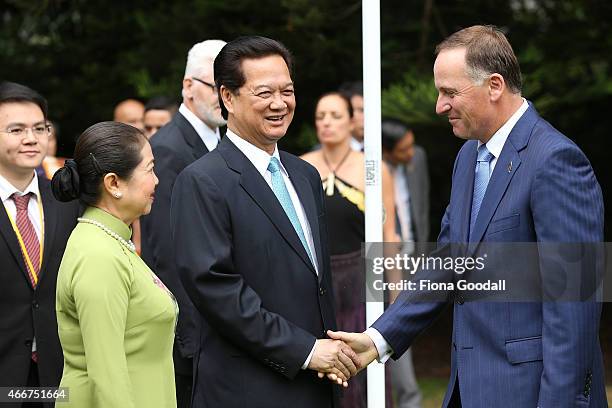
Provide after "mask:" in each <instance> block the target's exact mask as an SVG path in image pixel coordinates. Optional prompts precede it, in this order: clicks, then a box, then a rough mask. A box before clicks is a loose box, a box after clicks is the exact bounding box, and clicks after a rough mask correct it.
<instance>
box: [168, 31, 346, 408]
mask: <svg viewBox="0 0 612 408" xmlns="http://www.w3.org/2000/svg"><path fill="white" fill-rule="evenodd" d="M291 66H292V63H291V56H290V54H289V52H288V51H287V49H286V48H285V47H284V46H283V45H281V44H280V43H278V42H277V41H274V40H271V39H268V38H264V37H241V38H239V39H237V40H234V41H232V42H230V43H228V44H227V45H226V46H225V47H224V48H223V49H222V50H221V52H220V53H219V55H218V56H217V58H216V59H215V66H214V71H215V84H216V86H217V89H218V90H219V93H220V97H221V109H222V112H223V115H224V117H225V118H227V120H228V122H227V134H226V137H225V138H224V139H223V140H222V141H221V143H220V144H219V146H218V147H217V149H215V150H214V151H213V152H211V153H209V154H207V155H206V156H204V157H202V158H201V159H199V160H197V161H196V162H195V163H193V164H192V165H190V166H188V167H187V168H186V169H185V170H184V171H183V172H182V173H181V174H180V175H179V177H178V179H177V181H176V183H175V187H174V190H173V193H172V209H171V210H172V211H171V212H172V227H173V234H172V235H173V241H174V247H175V251H176V262H177V265H178V270H179V275H180V276H181V279H182V281H183V284H184V286H185V289H186V291H187V293H188V294H189V296H190V298H191V300H192V301H193V303H194V305H195V306H196V308H197V310H198V312H199V314H200V317H201V324H202V335H201V342H200V344H201V349H200V352H199V353H197V354H196V363H195V365H196V367H197V372H196V379H195V381H194V383H195V389H194V397H193V401H192V402H193V406H194V407H228V408H232V407H245V406H248V407H253V408H257V407H266V408H273V407H279V408H280V407H282V408H286V407H295V408H307V407H308V408H315V407H316V408H324V407H332V406H334V397H333V396H334V390H333V386H332V384H331V383H330V382H328V381H327V380H322V379H320V378H317V373H316V371H318V372H321V373H329V376H330V378H331V379H334V378H335V377H332V375H337V376H339V377H340V378H339V380H340V382H342V381H341V380H342V379H346V378H347V377H348V376H350V374H351V373H354V372H355V367H354V365H353V363H352V360H351V359H350V357H353V358H356V356H354V355H352V352H351V350H350V348H348V347H347V346H346V345H345V344H344V343H342V342H334V341H332V340H330V339H323V338H322V337H324V333H325V330H326V329H328V328H330V327H334V326H335V320H334V311H333V306H332V305H333V296H332V290H331V281H330V269H329V252H328V247H327V235H326V232H325V231H326V230H325V209H324V207H323V191H322V187H321V180H320V178H319V175H318V173H317V171H316V170H315V169H314V168H313V167H312V166H310V165H309V164H307V163H306V162H304V161H302V160H300V159H299V158H297V157H295V156H293V155H290V154H288V153H285V152H279V150H278V148H277V142H278V140H280V139H281V138H282V137H283V136H284V135H285V133H286V131H287V128H288V127H289V125H290V123H291V120H292V119H293V113H294V109H295V96H294V91H293V81H292V79H291V75H290V72H291ZM345 353H348V355H349V356H347V355H346V354H345ZM334 373H335V374H334Z"/></svg>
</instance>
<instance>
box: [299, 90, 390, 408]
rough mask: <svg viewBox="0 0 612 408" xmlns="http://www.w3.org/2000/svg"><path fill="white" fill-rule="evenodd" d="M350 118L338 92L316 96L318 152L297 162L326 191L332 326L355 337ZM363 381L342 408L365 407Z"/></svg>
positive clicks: (355, 202)
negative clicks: (318, 178) (310, 171)
mask: <svg viewBox="0 0 612 408" xmlns="http://www.w3.org/2000/svg"><path fill="white" fill-rule="evenodd" d="M352 116H353V109H352V107H351V103H350V101H349V100H348V98H346V97H345V96H344V95H342V94H341V93H339V92H329V93H326V94H324V95H322V96H321V97H319V99H318V102H317V105H316V111H315V126H316V131H317V137H318V139H319V143H320V144H321V148H320V149H319V150H316V151H313V152H310V153H307V154H305V155H304V156H302V158H303V159H304V160H306V161H307V162H309V163H310V164H312V165H313V166H314V167H316V169H317V170H318V171H319V174H320V175H321V180H322V183H323V190H324V192H325V207H326V211H327V229H328V232H329V249H330V254H331V272H332V284H333V288H334V298H335V310H336V323H337V326H338V329H339V330H342V331H348V332H356V333H360V332H362V331H364V330H365V328H366V327H365V265H364V263H363V259H362V257H361V244H362V243H363V242H365V215H364V210H365V195H364V190H365V169H364V167H365V166H364V155H363V153H361V152H358V151H354V150H353V149H352V148H351V144H350V143H351V133H352V127H353V122H352ZM381 170H382V181H383V185H382V189H383V207H384V212H385V214H386V217H385V218H386V220H385V222H384V223H383V239H384V240H385V241H386V242H397V241H398V240H399V238H398V237H397V234H396V231H395V217H394V214H395V206H394V197H393V181H392V179H391V176H390V174H389V171H388V169H387V168H386V167H385V166H384V165H383V166H382V169H381ZM387 278H388V279H389V278H391V277H389V276H388V277H387ZM392 278H393V279H397V278H398V277H397V276H394V277H392ZM395 295H396V294H395V293H394V294H392V295H391V296H392V299H391V300H394V297H395ZM365 379H366V376H365V372H363V373H360V374H359V375H358V376H357V377H356V378H355V379H354V380H351V381H350V382H349V387H348V389H346V390H345V391H344V398H343V400H342V406H343V407H346V408H359V407H365V406H366V382H365ZM387 394H389V392H387ZM387 400H388V401H390V398H387ZM387 406H389V405H387Z"/></svg>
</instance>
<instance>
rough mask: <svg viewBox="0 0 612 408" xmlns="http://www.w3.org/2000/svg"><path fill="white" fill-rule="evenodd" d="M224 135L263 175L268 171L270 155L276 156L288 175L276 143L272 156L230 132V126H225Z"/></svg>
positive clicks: (282, 169) (283, 170)
mask: <svg viewBox="0 0 612 408" xmlns="http://www.w3.org/2000/svg"><path fill="white" fill-rule="evenodd" d="M225 136H227V137H229V139H230V140H231V142H232V143H233V144H235V145H236V147H237V148H238V150H240V151H241V152H242V153H243V154H244V155H245V156H246V157H247V159H249V161H250V162H251V163H253V166H255V168H256V169H257V171H258V172H259V173H260V174H261V175H262V176H263V177H265V174H266V172H267V171H268V165H269V164H270V159H271V158H272V157H276V158H277V159H278V162H279V163H280V164H281V166H280V167H281V171H282V172H283V173H284V174H285V175H286V176H289V175H288V173H287V170H286V169H285V166H283V162H282V161H281V159H280V154H279V153H278V145H274V153H272V156H270V155H269V154H268V152H266V151H265V150H262V149H260V148H259V147H257V146H255V145H254V144H251V143H249V142H247V141H246V140H244V139H243V138H241V137H240V136H238V135H237V134H236V133H234V132H232V131H231V130H230V128H227V132H226V133H225Z"/></svg>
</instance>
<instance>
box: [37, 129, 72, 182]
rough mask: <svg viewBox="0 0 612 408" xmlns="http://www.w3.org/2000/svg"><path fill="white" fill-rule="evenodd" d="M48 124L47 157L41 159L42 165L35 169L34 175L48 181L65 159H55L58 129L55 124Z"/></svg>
mask: <svg viewBox="0 0 612 408" xmlns="http://www.w3.org/2000/svg"><path fill="white" fill-rule="evenodd" d="M48 124H49V144H48V146H47V155H46V156H45V158H44V159H43V162H42V164H41V165H40V166H39V167H37V168H36V173H37V174H38V176H39V177H45V178H46V179H48V180H51V179H52V178H53V175H54V174H55V172H56V171H58V170H59V169H60V168H61V167H62V166H63V165H64V161H66V158H65V157H56V154H57V139H58V133H59V127H58V124H57V123H56V122H52V121H48Z"/></svg>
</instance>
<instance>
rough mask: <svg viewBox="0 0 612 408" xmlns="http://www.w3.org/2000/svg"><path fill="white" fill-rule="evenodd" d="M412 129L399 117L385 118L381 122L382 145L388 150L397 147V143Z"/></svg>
mask: <svg viewBox="0 0 612 408" xmlns="http://www.w3.org/2000/svg"><path fill="white" fill-rule="evenodd" d="M410 131H411V129H410V128H409V127H408V125H406V124H405V123H404V122H402V121H401V120H398V119H383V120H382V123H381V132H382V147H383V149H385V150H387V151H392V150H393V149H395V146H396V145H397V143H398V142H399V141H400V140H402V139H403V138H404V136H406V133H408V132H410Z"/></svg>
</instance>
